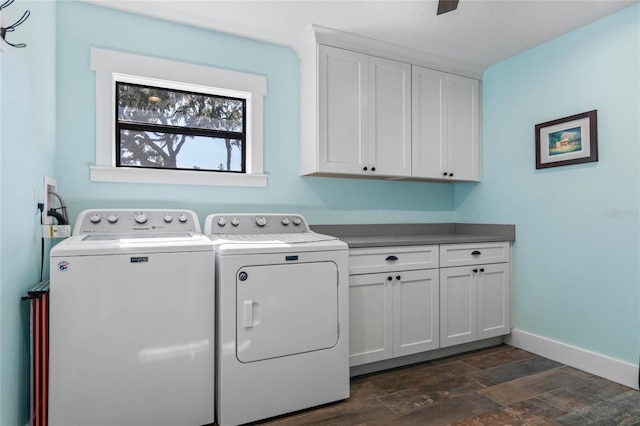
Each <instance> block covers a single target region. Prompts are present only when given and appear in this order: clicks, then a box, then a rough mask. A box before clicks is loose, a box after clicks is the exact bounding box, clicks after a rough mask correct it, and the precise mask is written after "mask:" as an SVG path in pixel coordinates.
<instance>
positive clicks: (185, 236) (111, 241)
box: [51, 232, 213, 256]
mask: <svg viewBox="0 0 640 426" xmlns="http://www.w3.org/2000/svg"><path fill="white" fill-rule="evenodd" d="M212 250H213V245H212V244H211V239H209V238H208V237H207V236H205V235H202V234H194V233H190V232H184V233H182V232H180V233H175V234H172V233H158V234H81V235H74V236H72V237H70V238H67V239H66V240H63V241H62V242H60V243H59V244H57V245H56V246H54V247H53V248H52V249H51V256H72V255H76V256H90V255H101V254H123V253H168V252H184V251H212Z"/></svg>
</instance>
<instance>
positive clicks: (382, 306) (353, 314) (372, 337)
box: [349, 274, 393, 366]
mask: <svg viewBox="0 0 640 426" xmlns="http://www.w3.org/2000/svg"><path fill="white" fill-rule="evenodd" d="M389 276H391V275H390V274H364V275H351V276H350V277H349V365H351V366H354V365H360V364H366V363H369V362H375V361H381V360H383V359H388V358H391V357H392V356H393V347H392V343H393V340H392V334H391V333H392V332H393V330H392V325H391V321H392V318H391V315H392V309H393V306H392V304H391V300H392V294H391V293H392V286H391V283H390V282H389V281H388V280H387V278H388V277H389Z"/></svg>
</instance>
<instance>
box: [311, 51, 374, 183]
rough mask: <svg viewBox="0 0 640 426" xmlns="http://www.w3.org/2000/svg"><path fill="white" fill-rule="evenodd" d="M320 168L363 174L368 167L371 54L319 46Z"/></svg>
mask: <svg viewBox="0 0 640 426" xmlns="http://www.w3.org/2000/svg"><path fill="white" fill-rule="evenodd" d="M318 68H319V69H318V79H319V81H318V90H319V93H318V104H319V111H318V123H319V126H318V133H319V134H318V138H319V141H318V142H319V146H318V150H319V159H318V160H319V169H320V171H322V172H325V173H349V174H352V173H361V171H362V169H363V168H364V167H366V166H367V162H368V147H367V125H368V122H367V121H368V107H367V106H368V101H369V100H368V90H369V82H368V77H369V74H368V56H367V55H364V54H361V53H356V52H352V51H349V50H343V49H336V48H333V47H329V46H319V50H318Z"/></svg>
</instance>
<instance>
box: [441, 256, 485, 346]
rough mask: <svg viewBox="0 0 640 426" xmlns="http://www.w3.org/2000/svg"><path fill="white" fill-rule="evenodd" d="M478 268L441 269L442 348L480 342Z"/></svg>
mask: <svg viewBox="0 0 640 426" xmlns="http://www.w3.org/2000/svg"><path fill="white" fill-rule="evenodd" d="M476 268H477V267H471V266H460V267H455V268H442V269H440V347H446V346H453V345H458V344H460V343H467V342H472V341H474V340H477V337H478V310H477V306H478V303H477V294H478V293H477V280H476V273H474V272H473V269H476Z"/></svg>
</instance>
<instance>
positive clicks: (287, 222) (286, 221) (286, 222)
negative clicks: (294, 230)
mask: <svg viewBox="0 0 640 426" xmlns="http://www.w3.org/2000/svg"><path fill="white" fill-rule="evenodd" d="M281 222H282V224H283V225H284V226H287V225H288V224H290V223H291V221H290V220H289V218H288V217H283V218H282V220H281Z"/></svg>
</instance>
